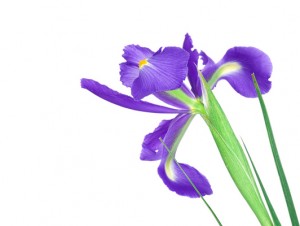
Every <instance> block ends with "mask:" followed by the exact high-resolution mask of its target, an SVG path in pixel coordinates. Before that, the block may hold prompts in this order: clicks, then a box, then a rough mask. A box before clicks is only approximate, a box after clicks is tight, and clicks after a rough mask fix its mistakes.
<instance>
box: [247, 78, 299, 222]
mask: <svg viewBox="0 0 300 226" xmlns="http://www.w3.org/2000/svg"><path fill="white" fill-rule="evenodd" d="M252 79H253V83H254V86H255V90H256V93H257V96H258V99H259V103H260V107H261V110H262V113H263V116H264V120H265V125H266V129H267V132H268V137H269V141H270V145H271V149H272V153H273V157H274V161H275V164H276V168H277V172H278V175H279V178H280V183H281V187H282V190H283V193H284V197H285V201H286V204H287V207H288V211H289V214H290V219H291V222H292V225H293V226H299V221H298V217H297V213H296V209H295V206H294V202H293V198H292V195H291V192H290V188H289V185H288V182H287V179H286V177H285V173H284V171H283V167H282V164H281V161H280V157H279V153H278V150H277V147H276V143H275V138H274V135H273V130H272V127H271V122H270V119H269V115H268V112H267V108H266V105H265V103H264V100H263V98H262V95H261V92H260V89H259V87H258V84H257V81H256V78H255V75H254V74H252Z"/></svg>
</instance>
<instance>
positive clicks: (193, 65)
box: [183, 34, 201, 97]
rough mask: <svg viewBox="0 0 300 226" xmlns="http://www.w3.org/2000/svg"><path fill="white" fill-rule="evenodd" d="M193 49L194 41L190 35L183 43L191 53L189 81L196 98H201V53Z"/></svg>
mask: <svg viewBox="0 0 300 226" xmlns="http://www.w3.org/2000/svg"><path fill="white" fill-rule="evenodd" d="M192 48H193V41H192V38H191V36H190V35H189V34H186V35H185V39H184V42H183V49H184V50H186V51H187V52H189V54H190V58H189V61H188V79H189V82H190V84H191V87H192V91H193V93H194V94H195V96H196V97H200V96H201V86H200V80H199V76H198V68H197V65H198V59H199V53H198V51H197V50H196V49H194V50H192Z"/></svg>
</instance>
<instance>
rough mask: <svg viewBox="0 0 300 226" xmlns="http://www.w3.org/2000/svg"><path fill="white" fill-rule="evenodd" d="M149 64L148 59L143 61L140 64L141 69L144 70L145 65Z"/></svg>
mask: <svg viewBox="0 0 300 226" xmlns="http://www.w3.org/2000/svg"><path fill="white" fill-rule="evenodd" d="M147 64H148V61H147V59H143V60H141V61H140V62H139V69H142V68H143V67H144V66H145V65H147Z"/></svg>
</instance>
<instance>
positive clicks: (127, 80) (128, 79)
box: [120, 63, 140, 87]
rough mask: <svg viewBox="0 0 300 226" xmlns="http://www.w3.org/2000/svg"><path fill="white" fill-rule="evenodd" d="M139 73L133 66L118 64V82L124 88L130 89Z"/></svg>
mask: <svg viewBox="0 0 300 226" xmlns="http://www.w3.org/2000/svg"><path fill="white" fill-rule="evenodd" d="M139 73H140V70H139V68H138V67H137V66H135V65H133V64H128V63H121V64H120V75H121V78H120V80H121V82H122V83H123V85H124V86H127V87H131V86H132V83H133V82H134V80H136V79H137V78H138V77H139Z"/></svg>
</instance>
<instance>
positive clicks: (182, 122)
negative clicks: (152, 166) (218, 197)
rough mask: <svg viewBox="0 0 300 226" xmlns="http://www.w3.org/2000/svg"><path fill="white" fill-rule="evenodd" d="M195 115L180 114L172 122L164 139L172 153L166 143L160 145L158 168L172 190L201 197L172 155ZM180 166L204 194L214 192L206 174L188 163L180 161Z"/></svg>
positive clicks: (180, 193)
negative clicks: (160, 157) (160, 154)
mask: <svg viewBox="0 0 300 226" xmlns="http://www.w3.org/2000/svg"><path fill="white" fill-rule="evenodd" d="M193 117H194V115H191V114H180V115H178V116H177V117H176V118H175V119H174V120H173V121H172V123H171V124H170V126H169V129H168V132H167V133H166V135H165V137H164V139H163V140H164V144H165V145H166V146H167V147H168V148H169V151H170V153H169V151H168V150H167V149H166V148H165V146H164V145H161V146H160V149H161V150H162V159H161V163H160V166H159V168H158V173H159V175H160V177H161V178H162V180H163V182H164V183H165V185H166V186H167V187H168V188H169V189H170V190H171V191H174V192H176V193H177V194H179V195H183V196H188V197H192V198H196V197H199V196H198V194H197V192H196V191H195V190H194V188H193V187H192V186H191V184H190V182H189V181H188V179H187V178H186V176H185V175H184V174H183V173H182V171H181V169H180V168H179V167H178V165H177V164H176V162H175V161H174V159H173V156H172V155H174V156H175V153H176V150H177V147H178V144H179V142H180V140H181V138H182V136H183V134H184V132H185V131H186V129H187V127H188V126H189V124H190V122H191V121H192V119H193ZM180 166H181V167H182V168H183V170H184V171H185V173H186V174H187V175H188V176H189V178H190V179H191V180H192V182H193V183H194V184H195V186H196V187H197V189H198V190H199V191H200V193H201V194H202V195H203V196H204V195H209V194H212V190H211V186H210V184H209V182H208V180H207V179H206V177H205V176H204V175H202V174H201V173H200V172H199V171H197V170H196V169H195V168H193V167H191V166H189V165H187V164H183V163H180Z"/></svg>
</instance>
